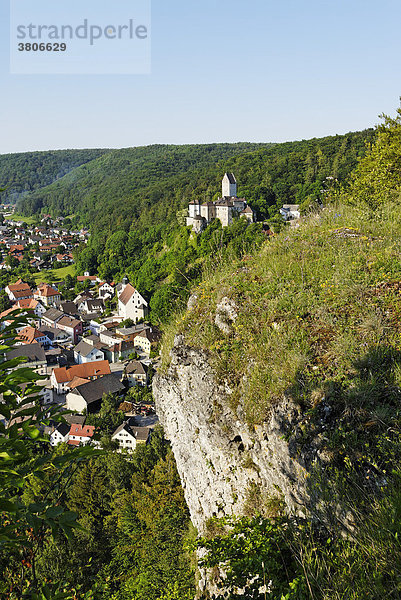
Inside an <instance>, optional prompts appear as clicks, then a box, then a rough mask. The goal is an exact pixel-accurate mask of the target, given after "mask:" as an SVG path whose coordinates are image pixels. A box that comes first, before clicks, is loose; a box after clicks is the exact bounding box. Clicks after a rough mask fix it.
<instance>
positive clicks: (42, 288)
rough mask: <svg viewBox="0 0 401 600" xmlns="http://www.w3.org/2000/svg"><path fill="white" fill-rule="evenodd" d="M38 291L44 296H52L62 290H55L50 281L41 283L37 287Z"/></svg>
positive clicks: (57, 294)
mask: <svg viewBox="0 0 401 600" xmlns="http://www.w3.org/2000/svg"><path fill="white" fill-rule="evenodd" d="M36 293H39V294H40V295H41V296H44V297H45V298H51V297H52V296H59V295H60V292H58V291H57V290H55V289H54V287H52V286H51V285H49V284H48V283H40V284H39V285H38V289H37V291H36Z"/></svg>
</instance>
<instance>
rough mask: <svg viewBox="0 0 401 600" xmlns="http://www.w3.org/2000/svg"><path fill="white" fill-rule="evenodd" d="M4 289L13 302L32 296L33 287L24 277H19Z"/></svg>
mask: <svg viewBox="0 0 401 600" xmlns="http://www.w3.org/2000/svg"><path fill="white" fill-rule="evenodd" d="M4 291H5V292H6V294H7V296H8V298H9V300H10V301H11V302H17V301H18V300H24V299H26V298H32V290H31V288H30V287H29V285H28V284H27V283H24V282H23V281H22V279H18V281H16V282H15V283H10V284H9V285H7V286H6V287H5V288H4Z"/></svg>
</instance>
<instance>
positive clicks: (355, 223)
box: [162, 203, 401, 600]
mask: <svg viewBox="0 0 401 600" xmlns="http://www.w3.org/2000/svg"><path fill="white" fill-rule="evenodd" d="M400 217H401V209H400V206H399V204H397V203H394V204H393V205H387V206H385V207H384V209H383V210H382V211H381V212H380V213H376V214H373V215H369V214H368V213H367V211H362V210H358V209H356V208H352V207H349V206H339V205H338V206H332V207H330V208H328V209H326V210H324V211H323V212H322V213H321V215H319V216H314V217H313V216H312V217H310V218H309V219H308V220H307V221H306V222H305V223H303V224H302V225H301V226H300V228H299V229H288V230H285V231H283V232H282V233H281V234H279V235H278V236H277V237H275V238H274V239H271V240H270V241H268V242H266V244H265V245H264V247H263V248H262V250H261V251H260V252H259V253H258V254H256V255H255V256H248V257H245V258H244V259H243V260H242V261H237V262H236V263H235V262H232V263H231V264H228V265H222V266H220V268H217V269H216V271H210V273H209V274H208V275H206V276H205V278H204V280H203V282H202V283H201V284H200V285H199V286H198V288H197V289H196V290H194V292H195V293H196V294H197V296H198V299H199V300H198V304H197V306H196V307H195V308H194V309H193V310H192V311H190V312H186V313H184V314H182V315H180V316H178V317H177V320H176V322H175V323H174V324H171V325H170V326H169V328H168V329H167V331H166V332H165V337H164V341H163V352H162V355H163V363H164V366H166V365H167V364H168V351H169V348H170V347H171V344H172V340H173V336H174V335H175V334H176V333H178V332H180V333H183V334H184V337H185V340H186V342H187V343H188V344H189V345H191V346H193V347H198V348H202V349H204V350H206V351H207V352H208V353H209V356H210V361H211V363H212V364H213V365H214V367H215V370H216V373H217V376H218V377H219V378H220V379H221V380H222V381H224V380H226V381H227V383H228V385H229V386H230V387H231V388H232V389H233V390H234V393H233V394H232V395H231V396H229V397H228V398H227V402H229V403H230V405H231V406H232V408H234V409H235V408H236V407H237V406H238V404H240V405H241V406H242V407H243V408H244V412H245V416H246V419H247V421H248V424H249V425H250V426H251V427H252V426H253V425H254V424H256V423H260V422H262V421H263V420H264V419H265V417H266V416H267V414H268V413H269V411H270V410H271V407H272V404H274V403H278V402H280V399H281V398H282V397H283V394H285V395H289V396H291V397H292V398H293V399H294V400H295V402H296V403H298V405H299V407H300V421H299V424H298V425H297V427H296V429H295V430H294V428H292V427H291V428H287V431H286V432H285V439H286V440H287V441H288V442H289V443H290V444H291V448H292V451H293V452H295V456H298V455H299V456H301V460H302V456H308V452H310V451H311V449H312V452H313V449H314V448H316V445H318V447H319V448H320V450H319V453H320V455H321V456H323V455H324V457H325V458H324V461H328V462H324V464H323V466H320V467H319V462H317V463H316V468H315V472H314V473H313V476H311V477H310V478H309V480H308V481H309V487H310V490H311V493H312V494H313V495H314V497H315V498H317V499H319V500H320V501H322V502H325V503H326V504H325V506H326V507H327V508H326V510H327V513H326V514H327V518H328V519H329V522H330V523H331V526H330V529H329V530H327V529H325V527H324V526H322V525H321V524H320V525H318V524H317V521H316V522H314V523H312V524H309V525H303V524H302V522H300V523H295V524H294V523H293V524H292V527H291V529H289V530H288V533H285V531H287V530H285V531H284V534H283V535H284V538H286V539H287V542H288V543H289V545H290V547H291V552H292V553H293V556H294V557H295V562H296V564H298V565H300V573H299V579H300V581H302V580H303V585H304V590H305V591H304V594H301V595H300V596H298V595H297V594H296V593H294V595H292V596H290V597H291V598H294V599H295V598H296V599H300V598H302V599H304V598H305V599H306V598H311V597H313V598H316V599H319V600H344V598H349V599H351V600H378V599H379V598H399V597H400V593H401V572H400V560H401V552H400V544H399V541H398V540H399V536H400V535H401V530H400V518H399V515H400V507H401V492H400V490H401V486H400V482H401V476H400V467H399V466H400V464H401V407H400V397H401V320H400V314H401V295H400V293H401V244H400V241H401V225H400V223H401V219H400ZM223 296H228V297H229V298H231V299H233V300H234V301H235V303H236V305H237V312H238V318H237V319H236V321H235V325H234V331H233V333H232V334H231V335H224V334H222V333H221V331H220V330H219V329H217V327H216V326H215V324H214V315H215V308H216V305H217V303H218V302H219V301H220V300H221V298H222V297H223ZM244 375H246V378H245V377H243V376H244ZM237 414H241V411H240V412H239V413H237ZM217 418H218V417H217ZM283 426H285V424H283ZM312 455H313V454H312ZM339 505H341V506H342V507H343V510H344V514H348V515H351V519H352V520H353V522H354V524H355V526H356V529H355V530H354V532H353V533H352V535H349V536H348V537H347V538H344V535H343V534H344V532H343V530H342V520H341V518H338V515H337V512H336V511H337V509H338V506H339ZM319 507H320V508H321V507H322V504H321V503H319ZM337 518H338V521H337ZM326 522H327V521H326ZM305 578H307V580H308V585H306V580H305Z"/></svg>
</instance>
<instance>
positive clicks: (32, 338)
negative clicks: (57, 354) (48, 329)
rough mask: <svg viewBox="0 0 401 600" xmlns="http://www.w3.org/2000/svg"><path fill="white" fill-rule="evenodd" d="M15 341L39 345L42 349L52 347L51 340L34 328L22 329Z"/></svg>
mask: <svg viewBox="0 0 401 600" xmlns="http://www.w3.org/2000/svg"><path fill="white" fill-rule="evenodd" d="M17 341H21V342H22V343H23V344H35V343H37V344H40V345H41V346H43V347H44V348H49V347H50V346H51V345H52V341H51V339H50V338H49V337H48V336H47V335H46V333H44V332H43V331H40V330H39V329H36V327H31V326H30V325H28V327H24V329H22V330H21V331H20V332H19V334H18V338H17Z"/></svg>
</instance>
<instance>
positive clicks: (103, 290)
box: [98, 281, 114, 300]
mask: <svg viewBox="0 0 401 600" xmlns="http://www.w3.org/2000/svg"><path fill="white" fill-rule="evenodd" d="M98 295H99V298H101V299H102V300H107V298H113V296H114V287H113V286H112V285H111V284H110V283H107V281H104V282H103V283H101V284H100V285H99V289H98Z"/></svg>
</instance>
